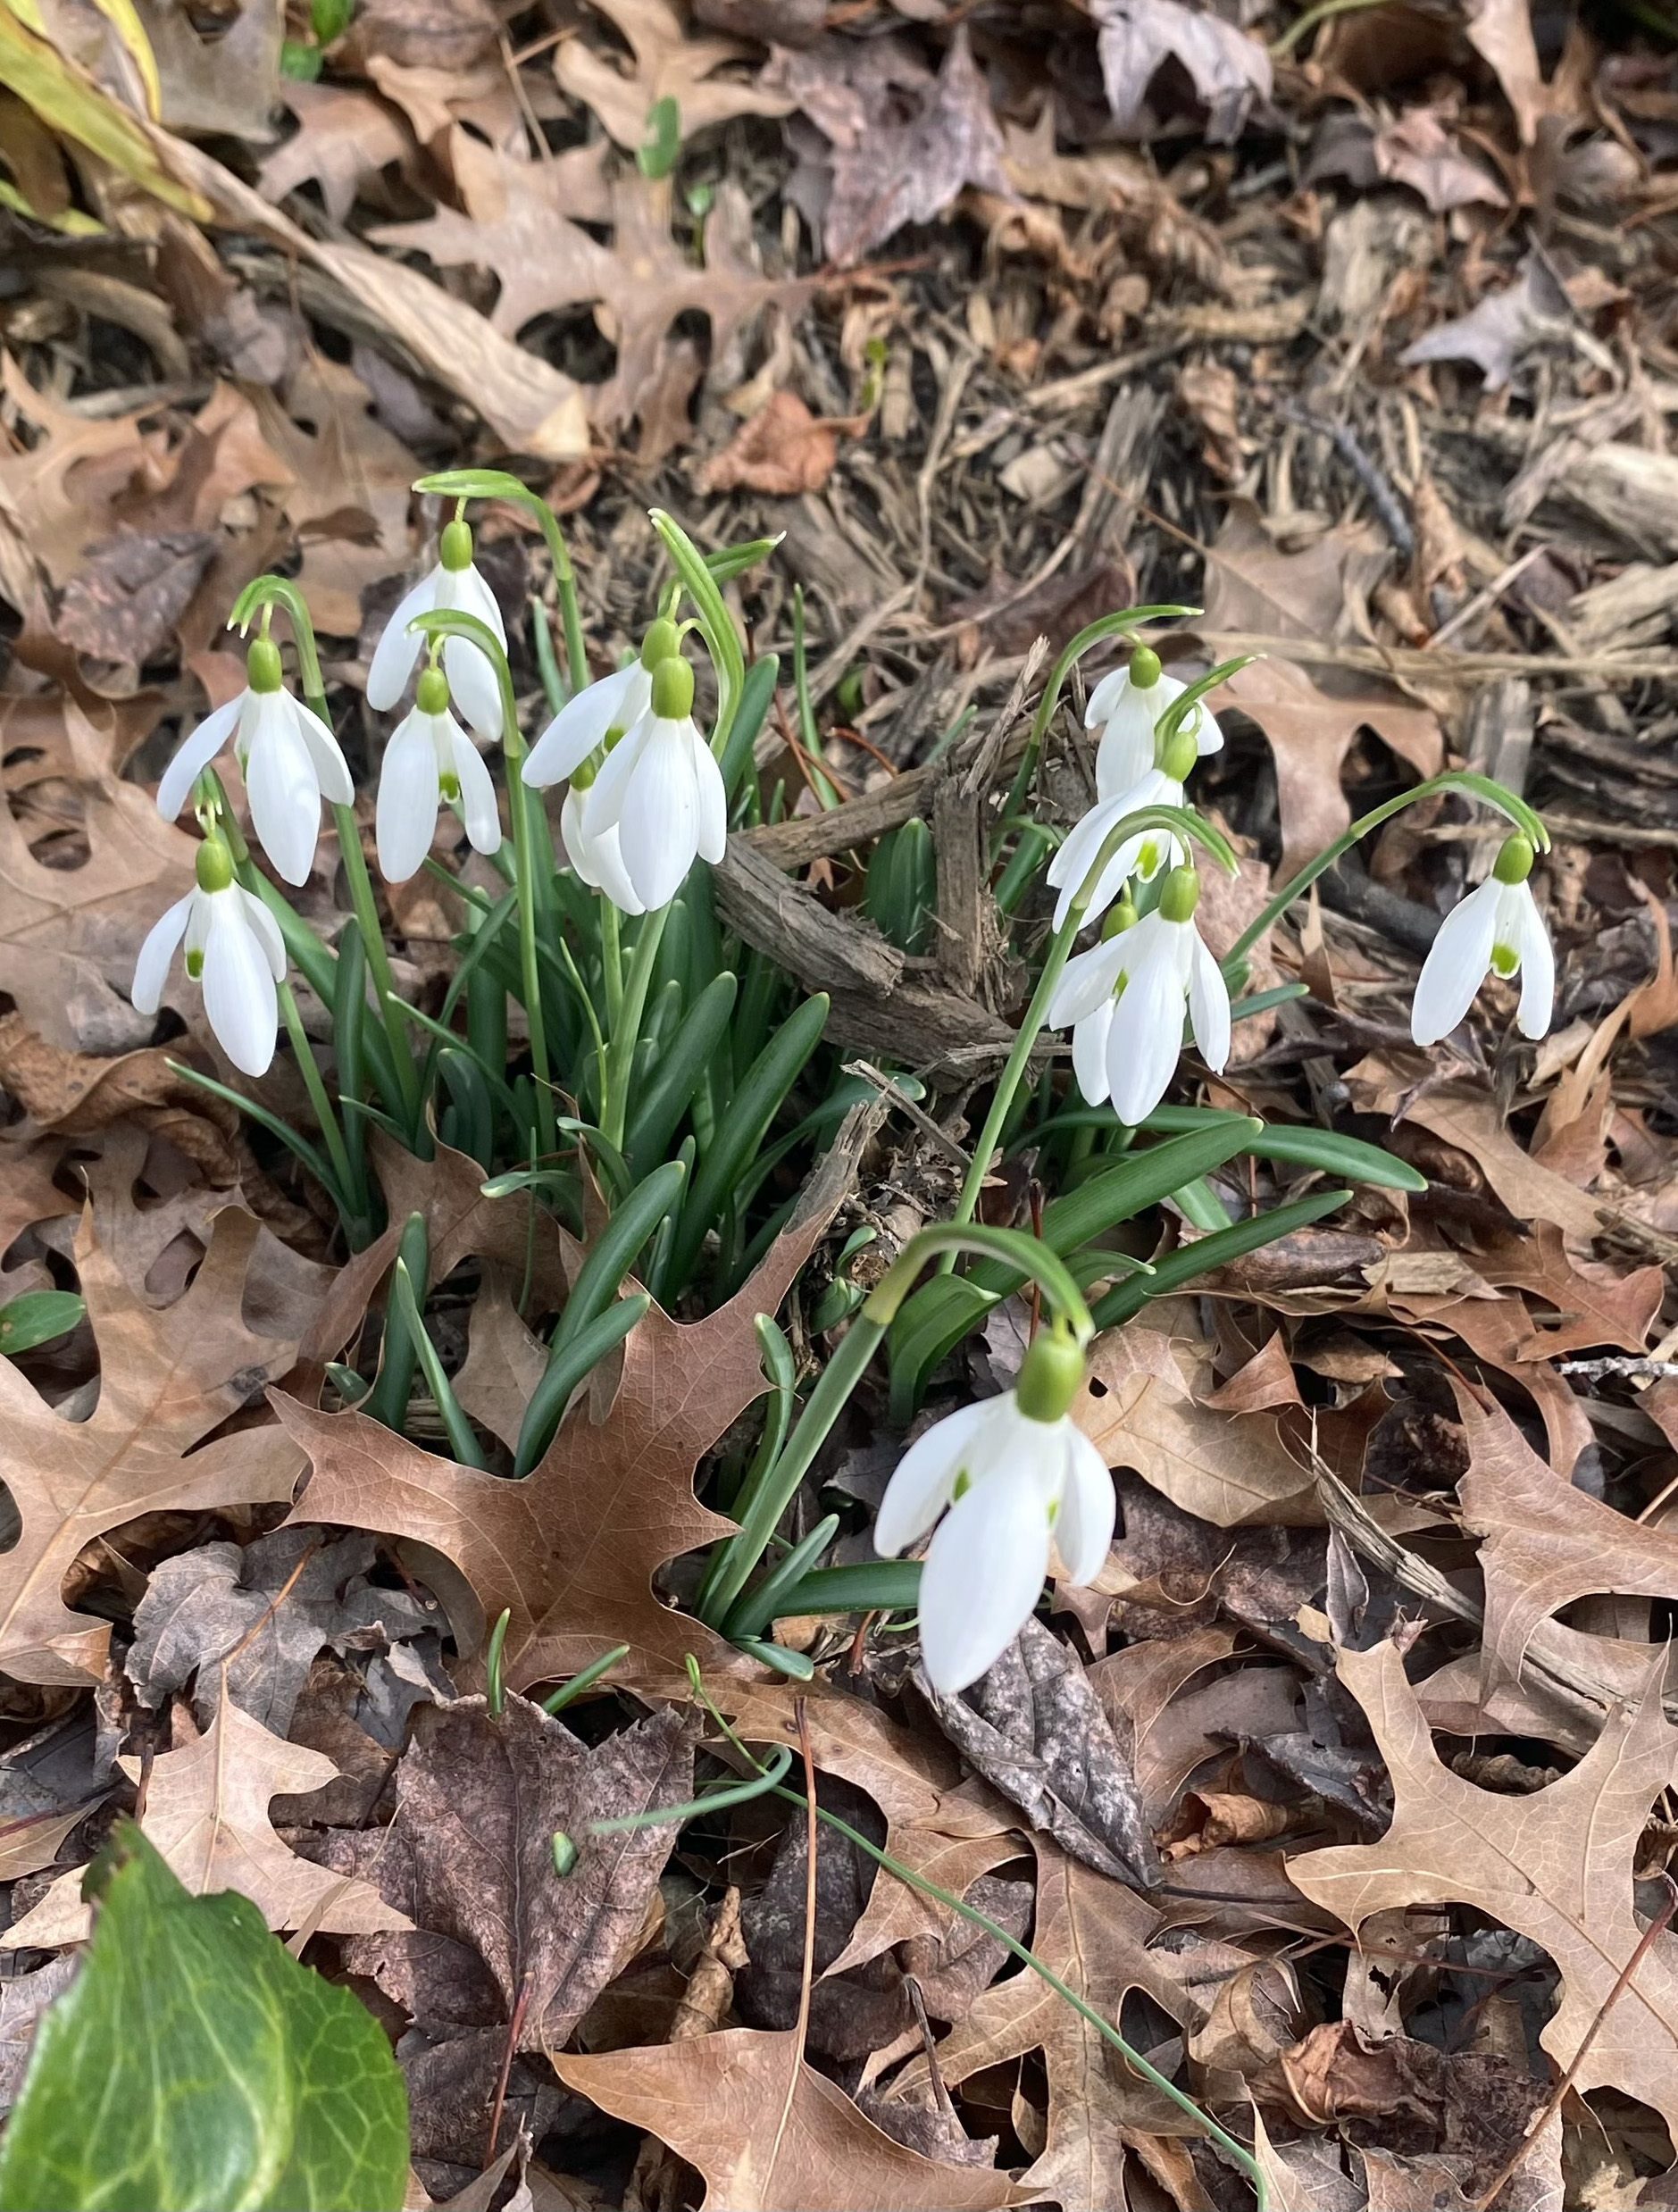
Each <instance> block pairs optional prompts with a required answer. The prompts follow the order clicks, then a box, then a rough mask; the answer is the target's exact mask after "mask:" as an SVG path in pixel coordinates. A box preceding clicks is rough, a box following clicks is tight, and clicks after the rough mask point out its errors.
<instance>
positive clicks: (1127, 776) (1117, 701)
mask: <svg viewBox="0 0 1678 2212" xmlns="http://www.w3.org/2000/svg"><path fill="white" fill-rule="evenodd" d="M1188 688H1189V687H1188V685H1187V684H1184V683H1180V682H1179V681H1178V680H1177V678H1176V677H1175V676H1167V675H1165V673H1164V672H1162V671H1161V668H1160V664H1159V655H1158V654H1157V653H1156V652H1155V651H1154V649H1153V647H1151V646H1146V645H1139V646H1138V647H1137V648H1136V650H1135V652H1134V653H1132V654H1131V658H1130V664H1129V666H1128V667H1125V668H1115V669H1114V671H1113V672H1112V673H1111V674H1110V675H1106V676H1104V677H1103V678H1102V679H1101V680H1100V682H1099V683H1098V685H1097V686H1096V688H1095V689H1094V690H1093V691H1092V692H1091V693H1090V694H1089V705H1087V706H1086V707H1085V709H1084V727H1085V729H1087V730H1095V729H1099V730H1100V731H1101V741H1100V743H1099V744H1098V746H1097V747H1096V789H1097V791H1098V793H1099V794H1100V796H1101V797H1103V798H1114V797H1117V796H1118V795H1119V794H1120V793H1121V792H1123V791H1129V790H1131V789H1133V788H1134V787H1135V786H1136V785H1137V784H1139V783H1140V781H1141V780H1142V778H1143V777H1144V776H1145V775H1147V773H1148V771H1149V769H1150V768H1152V767H1153V765H1154V733H1155V731H1156V730H1157V729H1158V727H1159V722H1160V718H1161V716H1162V715H1163V714H1165V709H1166V708H1167V707H1168V706H1169V705H1171V704H1172V702H1173V700H1175V699H1180V698H1181V697H1182V695H1183V693H1184V692H1185V691H1186V690H1187V689H1188ZM1187 720H1188V725H1189V727H1190V730H1192V732H1193V734H1194V740H1195V751H1196V753H1197V755H1206V754H1207V753H1216V752H1219V751H1221V750H1222V748H1223V731H1222V730H1220V729H1219V728H1218V725H1217V723H1216V722H1215V720H1214V719H1213V716H1212V715H1211V714H1210V713H1208V711H1207V709H1206V706H1205V705H1204V704H1198V705H1195V706H1194V707H1193V708H1191V709H1190V713H1189V715H1188V718H1187Z"/></svg>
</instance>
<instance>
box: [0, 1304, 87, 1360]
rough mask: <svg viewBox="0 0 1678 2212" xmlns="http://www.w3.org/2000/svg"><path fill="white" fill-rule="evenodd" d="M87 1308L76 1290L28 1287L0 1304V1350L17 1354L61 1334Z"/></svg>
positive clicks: (46, 1342) (70, 1327)
mask: <svg viewBox="0 0 1678 2212" xmlns="http://www.w3.org/2000/svg"><path fill="white" fill-rule="evenodd" d="M87 1310H88V1308H87V1306H86V1305H85V1304H84V1303H83V1302H82V1300H81V1298H79V1296H78V1295H77V1293H76V1292H75V1291H74V1290H25V1291H24V1292H23V1294H22V1296H21V1298H8V1299H7V1300H6V1303H5V1304H4V1306H0V1352H4V1353H6V1354H7V1355H9V1356H11V1357H13V1358H15V1357H16V1356H17V1355H18V1354H19V1353H20V1352H32V1351H33V1350H34V1349H35V1348H36V1346H37V1345H38V1344H49V1343H51V1341H52V1340H53V1339H54V1337H62V1336H63V1335H65V1334H66V1333H67V1332H68V1331H70V1330H71V1329H73V1328H74V1327H75V1325H76V1323H78V1322H79V1320H80V1319H81V1317H82V1315H84V1314H85V1313H86V1312H87Z"/></svg>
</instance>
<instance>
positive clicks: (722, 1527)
mask: <svg viewBox="0 0 1678 2212" xmlns="http://www.w3.org/2000/svg"><path fill="white" fill-rule="evenodd" d="M839 1153H840V1147H839V1146H837V1145H836V1146H835V1148H834V1150H833V1152H832V1153H831V1154H830V1155H829V1156H828V1161H827V1162H826V1163H824V1165H823V1167H822V1168H820V1169H818V1170H817V1173H816V1176H815V1178H814V1180H813V1181H812V1182H811V1184H810V1186H809V1189H808V1190H807V1191H806V1199H805V1206H804V1211H803V1216H802V1219H801V1220H799V1221H798V1222H797V1223H795V1224H794V1225H793V1226H792V1227H790V1228H789V1229H787V1230H785V1231H782V1233H781V1236H779V1237H778V1238H777V1239H776V1240H775V1242H774V1244H773V1245H772V1247H771V1248H770V1250H769V1253H768V1255H767V1256H766V1257H765V1258H764V1260H763V1262H762V1263H761V1265H759V1266H758V1268H757V1270H756V1273H755V1274H754V1275H753V1276H752V1277H751V1279H750V1281H748V1282H747V1284H746V1286H745V1288H744V1289H743V1290H739V1291H738V1292H737V1293H736V1294H735V1296H734V1297H733V1298H730V1300H729V1302H728V1304H727V1305H726V1306H719V1307H718V1308H717V1310H716V1312H715V1313H714V1314H708V1315H706V1316H705V1319H704V1320H703V1321H697V1322H693V1323H680V1322H674V1321H672V1320H671V1318H670V1316H669V1315H668V1314H666V1313H664V1312H663V1311H662V1309H661V1308H660V1307H658V1306H649V1307H648V1309H647V1315H646V1317H645V1319H643V1320H642V1321H641V1322H640V1323H639V1325H638V1326H637V1327H636V1328H635V1329H633V1330H632V1331H630V1335H629V1337H628V1338H627V1339H626V1340H625V1343H624V1347H623V1371H622V1380H621V1381H620V1382H619V1384H618V1388H617V1393H616V1395H615V1397H614V1399H613V1401H612V1406H611V1410H610V1412H609V1413H608V1414H607V1415H606V1416H605V1420H604V1421H601V1422H599V1423H593V1422H591V1421H590V1420H589V1408H588V1407H587V1406H578V1407H576V1408H575V1409H574V1410H573V1411H572V1414H571V1415H570V1416H569V1418H568V1419H567V1420H565V1421H564V1423H562V1425H561V1427H560V1430H559V1433H558V1434H557V1435H556V1436H555V1439H554V1441H553V1442H552V1444H550V1445H549V1447H548V1448H547V1453H546V1454H545V1456H544V1457H543V1458H542V1460H541V1462H540V1463H539V1465H538V1466H536V1467H535V1468H534V1469H533V1470H532V1472H531V1473H530V1474H529V1475H528V1476H526V1478H525V1479H524V1481H523V1482H506V1481H505V1480H504V1479H503V1478H502V1477H500V1476H498V1475H493V1474H480V1473H477V1471H476V1470H475V1469H473V1468H471V1467H462V1466H457V1465H455V1462H454V1461H453V1460H450V1459H439V1458H437V1457H433V1455H432V1454H431V1453H430V1452H423V1451H422V1450H421V1449H420V1448H419V1447H418V1446H417V1445H414V1444H410V1443H408V1442H407V1441H406V1440H405V1439H404V1438H402V1437H399V1436H396V1435H393V1434H392V1432H390V1431H389V1430H388V1429H386V1428H383V1427H381V1426H380V1423H378V1422H376V1421H371V1420H369V1419H368V1417H367V1415H364V1414H360V1413H356V1412H355V1411H354V1410H353V1409H352V1410H350V1411H348V1412H346V1413H340V1414H323V1413H321V1412H318V1411H317V1410H316V1409H315V1408H314V1407H313V1406H305V1405H301V1404H299V1403H298V1401H297V1400H296V1398H286V1397H284V1396H282V1395H280V1393H279V1392H275V1393H274V1395H273V1398H272V1403H273V1406H274V1408H275V1411H276V1412H277V1413H278V1414H279V1415H280V1420H281V1421H282V1422H283V1423H285V1425H286V1427H287V1429H288V1431H289V1432H290V1433H291V1435H292V1436H293V1437H295V1438H296V1441H297V1442H298V1443H299V1444H300V1445H301V1446H302V1447H303V1448H304V1450H305V1452H306V1453H307V1454H308V1457H309V1463H310V1465H311V1467H312V1468H313V1473H312V1474H311V1476H310V1479H309V1482H308V1486H307V1488H306V1489H305V1491H304V1493H303V1497H302V1499H301V1501H300V1503H299V1504H298V1506H297V1507H296V1512H295V1513H294V1514H293V1515H292V1518H293V1520H294V1521H309V1522H314V1521H325V1522H329V1523H338V1524H340V1525H341V1526H343V1527H346V1528H356V1529H371V1530H372V1531H373V1532H375V1533H376V1534H381V1535H387V1536H405V1537H409V1538H412V1539H413V1540H415V1541H417V1542H419V1543H422V1544H427V1545H429V1546H430V1547H431V1548H432V1549H433V1550H436V1551H440V1552H442V1553H443V1554H444V1555H445V1556H446V1557H447V1558H448V1559H449V1560H451V1561H452V1562H453V1564H454V1565H455V1567H457V1568H458V1569H459V1571H460V1573H462V1574H463V1575H464V1577H465V1579H466V1581H467V1582H469V1583H470V1584H471V1586H472V1591H473V1592H474V1593H475V1595H476V1598H477V1600H478V1604H479V1606H480V1607H481V1609H482V1615H483V1617H484V1619H485V1620H489V1621H493V1620H494V1619H496V1618H497V1615H499V1614H500V1613H501V1612H502V1610H503V1609H504V1608H505V1610H507V1611H508V1612H509V1613H510V1614H511V1615H512V1618H511V1620H510V1621H509V1623H508V1626H507V1633H506V1640H505V1644H504V1646H503V1649H502V1669H503V1678H504V1680H505V1682H506V1683H507V1685H508V1686H509V1688H511V1689H514V1690H522V1689H524V1688H526V1687H528V1685H529V1684H530V1683H531V1682H554V1681H557V1680H559V1679H560V1678H562V1677H563V1676H565V1675H569V1674H576V1673H578V1672H579V1670H580V1668H582V1667H585V1666H587V1665H589V1664H590V1662H591V1661H593V1660H595V1659H597V1658H598V1657H600V1655H601V1653H602V1652H603V1651H605V1650H607V1649H610V1647H611V1646H612V1645H614V1644H628V1645H629V1646H630V1657H629V1659H628V1660H627V1661H626V1662H625V1663H624V1666H623V1668H622V1672H623V1673H626V1674H629V1675H630V1676H632V1677H633V1678H635V1679H637V1680H638V1681H640V1682H643V1683H647V1684H651V1683H663V1684H664V1685H666V1686H667V1687H669V1688H671V1689H672V1690H676V1691H677V1692H678V1693H679V1694H682V1693H685V1682H686V1672H685V1667H684V1664H683V1662H684V1655H685V1654H687V1653H689V1652H692V1653H693V1655H694V1656H695V1657H697V1659H698V1661H699V1663H700V1665H702V1666H703V1667H704V1669H705V1673H706V1674H707V1675H708V1676H717V1677H721V1676H722V1675H725V1674H730V1673H733V1672H736V1671H738V1670H739V1668H740V1667H741V1666H742V1665H746V1666H748V1667H749V1665H750V1662H749V1661H744V1662H743V1661H742V1659H741V1657H740V1654H739V1652H738V1651H736V1650H735V1649H734V1647H733V1646H732V1645H731V1644H729V1643H725V1642H724V1641H723V1640H722V1638H721V1637H720V1636H718V1635H715V1634H714V1633H713V1632H712V1631H711V1630H709V1629H707V1628H705V1627H704V1626H703V1625H702V1624H700V1623H699V1622H697V1621H696V1620H694V1619H692V1618H691V1617H690V1616H689V1615H687V1614H680V1613H674V1612H672V1611H671V1609H670V1608H669V1607H666V1606H665V1605H664V1604H663V1603H661V1601H660V1600H659V1598H657V1597H656V1596H655V1594H654V1590H653V1576H654V1574H655V1572H656V1570H657V1569H658V1568H659V1567H661V1566H662V1565H664V1562H665V1561H666V1560H667V1559H672V1558H674V1557H676V1556H677V1555H678V1554H679V1553H680V1552H684V1551H692V1550H694V1549H696V1548H697V1547H698V1546H699V1545H701V1544H706V1543H711V1542H714V1540H716V1539H717V1538H718V1537H722V1536H729V1535H731V1534H732V1533H733V1532H734V1528H735V1523H733V1522H732V1521H729V1520H725V1519H724V1518H723V1516H722V1515H721V1514H719V1513H713V1512H712V1511H711V1510H710V1508H709V1507H705V1506H702V1505H700V1503H699V1502H698V1499H697V1498H696V1497H695V1495H694V1488H693V1475H694V1469H695V1468H696V1467H697V1465H698V1463H699V1461H700V1459H701V1458H702V1457H704V1456H705V1453H706V1452H708V1451H709V1450H710V1449H711V1448H712V1447H713V1446H714V1444H715V1443H716V1442H717V1440H718V1439H719V1438H720V1437H721V1436H722V1433H723V1432H724V1431H725V1430H726V1429H727V1428H728V1426H729V1424H730V1422H732V1421H734V1420H736V1419H737V1418H738V1417H739V1415H740V1414H742V1413H743V1412H744V1411H745V1409H746V1407H747V1406H749V1405H750V1404H751V1402H752V1400H753V1399H754V1398H758V1397H761V1396H762V1394H763V1392H764V1389H765V1388H766V1387H767V1386H766V1384H765V1383H764V1373H763V1368H762V1365H761V1364H760V1362H759V1358H758V1352H757V1338H756V1329H755V1323H756V1317H757V1315H759V1314H772V1313H773V1312H774V1311H775V1310H776V1308H777V1307H778V1306H780V1304H781V1299H782V1298H784V1297H785V1296H786V1294H787V1291H788V1290H789V1287H790V1285H791V1282H792V1279H793V1277H794V1276H795V1275H796V1274H797V1272H798V1270H799V1268H800V1267H801V1266H802V1265H804V1263H805V1261H806V1259H807V1258H808V1257H809V1256H810V1253H811V1251H812V1249H813V1248H814V1244H815V1241H816V1239H817V1238H818V1237H819V1236H820V1234H821V1232H822V1229H823V1228H824V1227H825V1225H826V1223H827V1221H828V1219H829V1218H830V1217H831V1213H832V1210H833V1207H834V1206H836V1205H837V1204H838V1200H839V1193H840V1191H841V1190H842V1189H843V1187H844V1182H845V1180H846V1177H847V1172H848V1171H847V1167H846V1165H845V1164H844V1163H843V1161H842V1160H840V1159H839ZM392 1212H393V1213H394V1212H395V1208H394V1206H393V1208H392ZM0 1564H4V1563H0ZM438 1596H439V1597H440V1598H442V1599H443V1602H444V1604H445V1606H446V1607H448V1608H449V1611H450V1615H451V1618H453V1617H454V1615H455V1612H456V1610H457V1608H458V1598H456V1597H455V1595H454V1594H452V1593H451V1592H450V1591H448V1590H441V1589H439V1590H438ZM454 1624H455V1633H456V1638H457V1640H459V1641H460V1642H461V1644H462V1648H463V1649H472V1646H473V1644H474V1643H475V1642H476V1640H477V1632H478V1631H477V1624H474V1623H472V1622H467V1621H463V1620H459V1619H455V1623H454Z"/></svg>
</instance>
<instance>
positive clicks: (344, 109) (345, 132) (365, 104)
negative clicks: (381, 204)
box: [256, 78, 413, 222]
mask: <svg viewBox="0 0 1678 2212" xmlns="http://www.w3.org/2000/svg"><path fill="white" fill-rule="evenodd" d="M280 97H281V99H283V100H284V102H285V104H286V105H287V106H288V108H289V109H290V110H291V112H292V113H293V114H294V115H295V116H296V119H297V129H296V136H295V137H293V138H288V139H287V141H286V143H285V144H284V146H280V147H279V148H278V149H277V150H276V151H275V152H274V153H272V154H270V155H269V156H268V159H267V160H266V161H265V162H264V163H263V165H262V168H261V170H260V171H258V173H257V179H256V182H257V188H258V190H259V191H260V192H261V193H262V196H263V198H264V199H265V200H283V199H284V198H285V196H286V195H287V193H288V192H295V191H296V188H297V187H298V186H299V185H300V184H318V185H319V186H320V188H321V198H322V199H323V200H324V201H325V203H326V212H327V213H328V214H329V215H330V216H331V218H332V220H333V221H334V222H346V221H348V220H349V212H350V209H351V208H352V207H354V205H355V195H356V194H357V192H359V191H360V189H361V188H362V186H363V184H365V183H366V182H367V180H368V179H369V178H371V177H376V176H377V175H378V174H379V172H380V170H381V169H383V168H384V167H385V165H386V163H388V162H402V161H406V159H407V158H408V156H409V155H410V154H412V153H413V140H412V139H411V138H409V137H408V134H407V132H406V131H405V130H404V129H403V128H402V125H401V124H400V123H399V122H398V121H397V118H396V117H395V116H394V115H393V114H392V113H390V110H389V109H388V107H386V106H385V105H384V104H382V103H381V102H380V101H378V100H374V99H370V98H369V97H368V96H367V94H366V93H364V92H356V91H354V90H353V89H352V88H350V87H348V86H346V85H325V84H313V85H311V84H302V83H299V82H298V81H296V79H292V78H288V79H287V80H286V82H285V83H284V85H283V86H282V87H281V88H280Z"/></svg>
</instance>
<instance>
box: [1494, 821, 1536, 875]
mask: <svg viewBox="0 0 1678 2212" xmlns="http://www.w3.org/2000/svg"><path fill="white" fill-rule="evenodd" d="M1491 872H1492V874H1493V875H1495V876H1496V877H1497V879H1498V881H1499V883H1524V882H1525V881H1526V879H1527V878H1528V876H1530V875H1531V874H1532V839H1530V838H1525V837H1523V836H1522V835H1521V833H1520V831H1518V830H1517V831H1515V835H1514V836H1513V837H1507V838H1505V839H1504V840H1503V844H1502V847H1500V849H1499V854H1498V857H1497V860H1496V862H1495V864H1493V867H1492V871H1491Z"/></svg>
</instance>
